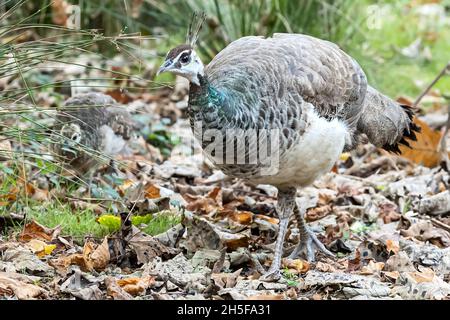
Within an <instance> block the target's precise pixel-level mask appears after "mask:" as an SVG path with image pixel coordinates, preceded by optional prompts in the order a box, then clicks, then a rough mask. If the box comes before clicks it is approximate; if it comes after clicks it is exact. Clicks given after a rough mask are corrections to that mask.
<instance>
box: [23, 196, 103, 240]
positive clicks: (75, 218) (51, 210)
mask: <svg viewBox="0 0 450 320" xmlns="http://www.w3.org/2000/svg"><path fill="white" fill-rule="evenodd" d="M96 218H97V216H96V215H95V214H94V213H93V212H92V211H90V210H81V211H73V210H72V209H71V208H70V207H69V206H68V205H57V204H52V205H51V206H34V207H30V209H29V211H28V213H27V219H30V220H35V221H36V222H38V223H40V224H42V225H43V226H46V227H49V228H54V227H56V226H58V225H59V226H61V235H65V236H72V237H74V238H75V239H77V240H82V239H83V238H84V237H86V236H93V237H104V236H105V235H107V234H108V233H109V230H108V228H107V227H105V226H102V225H100V224H99V223H97V222H96Z"/></svg>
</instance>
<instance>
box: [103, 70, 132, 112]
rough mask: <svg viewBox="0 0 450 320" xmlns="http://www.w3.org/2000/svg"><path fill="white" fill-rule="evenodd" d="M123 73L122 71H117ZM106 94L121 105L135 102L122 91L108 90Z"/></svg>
mask: <svg viewBox="0 0 450 320" xmlns="http://www.w3.org/2000/svg"><path fill="white" fill-rule="evenodd" d="M115 71H121V70H115ZM105 94H107V95H109V96H111V97H113V98H114V100H116V101H117V102H119V103H122V104H128V103H130V102H132V101H133V98H132V97H131V96H130V94H128V93H127V92H126V91H124V90H121V89H114V90H107V91H106V92H105Z"/></svg>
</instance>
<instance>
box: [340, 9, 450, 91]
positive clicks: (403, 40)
mask: <svg viewBox="0 0 450 320" xmlns="http://www.w3.org/2000/svg"><path fill="white" fill-rule="evenodd" d="M379 2H380V3H389V6H388V8H389V9H388V11H386V13H385V14H383V15H382V17H381V20H380V21H381V23H380V24H379V27H380V28H376V29H372V30H371V29H370V28H369V27H368V24H362V25H361V32H362V33H363V34H364V39H363V41H362V42H361V39H358V40H355V41H354V42H353V43H351V44H350V45H346V46H345V47H344V49H346V50H347V51H348V52H349V53H350V54H351V55H352V56H353V57H354V58H355V59H356V60H357V61H358V62H359V63H360V65H361V66H362V68H363V69H364V70H365V72H366V73H367V75H368V78H369V81H370V83H371V84H372V86H374V87H376V88H377V89H379V90H381V91H382V92H384V93H385V94H387V95H389V96H391V97H397V96H400V95H406V96H410V97H412V98H416V97H417V96H418V95H419V94H420V93H421V92H422V91H423V89H424V88H425V87H426V86H427V84H428V83H430V82H431V81H432V80H433V79H434V78H435V77H436V76H437V74H438V73H439V72H440V71H441V69H442V68H444V66H445V65H446V64H447V63H448V62H449V61H450V55H449V52H450V28H448V27H432V24H431V26H430V27H429V28H428V30H430V31H429V32H430V33H429V34H432V35H433V38H435V40H434V39H430V38H429V37H427V32H425V31H424V30H420V27H419V25H420V23H419V22H420V19H419V17H418V15H417V14H415V13H414V12H413V11H408V10H406V3H407V1H397V2H395V3H392V2H391V1H379ZM447 17H448V13H447ZM418 38H421V39H422V45H423V46H426V47H428V48H429V50H430V52H431V56H432V58H431V60H429V61H428V60H427V59H425V58H424V56H423V55H419V56H418V57H416V58H408V57H405V56H403V55H402V54H401V53H400V50H401V49H402V48H405V47H407V46H409V45H410V44H411V43H413V42H414V41H415V40H416V39H418ZM422 49H423V48H422ZM416 81H417V82H421V84H419V85H417V84H416V83H415V82H416ZM435 89H438V90H440V91H441V92H442V93H449V92H450V77H444V78H442V79H441V80H440V81H439V82H438V83H437V84H436V86H435Z"/></svg>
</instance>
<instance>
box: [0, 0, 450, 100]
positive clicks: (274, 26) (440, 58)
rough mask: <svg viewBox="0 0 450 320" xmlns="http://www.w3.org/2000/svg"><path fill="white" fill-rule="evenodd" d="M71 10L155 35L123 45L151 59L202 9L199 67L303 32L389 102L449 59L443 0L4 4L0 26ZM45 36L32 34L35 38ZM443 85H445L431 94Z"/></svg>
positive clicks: (44, 20) (116, 28)
mask: <svg viewBox="0 0 450 320" xmlns="http://www.w3.org/2000/svg"><path fill="white" fill-rule="evenodd" d="M70 5H78V6H79V8H80V9H79V10H80V11H79V12H80V14H81V15H80V24H81V25H80V27H81V30H92V29H94V30H96V32H97V33H98V34H101V35H103V36H106V37H114V36H118V35H120V34H140V35H143V36H151V37H156V38H158V39H157V40H156V41H149V42H148V43H145V44H143V43H142V39H139V38H136V39H135V41H131V44H130V46H131V48H135V47H133V46H132V45H133V44H134V45H136V46H141V47H142V46H145V47H147V48H154V49H156V52H157V55H158V56H163V55H164V54H165V53H166V51H167V49H168V48H169V47H171V46H173V45H176V44H179V43H180V42H183V40H184V36H185V33H186V27H187V25H188V23H189V19H190V16H191V12H193V11H205V12H206V13H207V15H208V20H207V24H208V27H207V28H205V30H204V31H203V33H202V37H201V45H200V49H201V53H202V55H203V58H204V59H205V61H206V62H207V61H208V60H209V59H211V58H212V57H214V55H215V54H216V53H217V52H219V51H220V50H221V49H222V48H223V47H224V46H226V44H227V43H229V42H230V41H233V40H235V39H237V38H239V37H242V36H245V35H265V36H268V35H270V34H272V33H274V32H295V33H305V34H310V35H313V36H316V37H320V38H323V39H327V40H330V41H333V42H335V43H337V44H339V45H340V46H341V47H342V48H343V49H344V50H345V51H346V52H348V53H349V54H350V55H352V56H353V57H355V58H356V59H357V60H358V61H359V63H360V64H361V65H362V67H363V69H364V70H365V71H366V73H367V74H368V77H369V79H370V81H371V82H372V84H373V85H374V86H375V87H377V88H379V89H380V90H382V91H383V92H386V93H387V94H389V95H391V96H394V97H395V96H399V95H407V96H412V97H414V96H416V95H418V94H419V92H420V91H421V90H422V89H423V87H424V86H425V84H426V83H428V82H429V81H431V80H432V78H433V77H434V76H435V75H436V74H437V73H438V72H439V70H440V69H442V68H443V66H444V65H445V64H446V63H447V62H448V60H449V52H450V22H449V10H450V0H440V1H439V0H398V1H387V0H384V1H376V0H360V1H350V0H298V1H295V0H165V1H160V0H102V1H100V0H93V1H88V0H42V1H27V0H3V5H2V6H3V11H5V10H7V9H11V8H13V7H14V6H16V7H17V8H16V10H14V13H13V14H11V15H9V16H8V17H2V19H1V21H0V24H1V25H3V26H4V25H7V24H9V25H11V24H15V23H18V22H23V21H24V19H26V20H25V21H26V23H27V24H30V25H35V24H39V25H41V26H42V25H44V24H45V25H50V24H56V25H60V26H64V25H65V23H66V19H67V16H68V15H69V14H70V12H69V11H70V8H69V7H68V6H70ZM51 31H52V30H51V29H48V28H42V27H40V28H36V30H35V36H40V37H45V36H48V34H49V32H51ZM53 31H54V30H53ZM96 40H99V39H96ZM2 42H3V44H4V41H2ZM85 44H87V43H85ZM99 47H100V48H101V52H102V54H104V55H106V56H111V55H114V54H115V53H117V47H116V43H114V42H112V41H109V42H108V43H105V42H104V43H100V44H99ZM130 50H132V49H130ZM448 87H450V80H449V79H444V80H442V81H441V82H440V83H439V84H438V85H437V87H436V88H437V89H441V90H443V89H445V88H448Z"/></svg>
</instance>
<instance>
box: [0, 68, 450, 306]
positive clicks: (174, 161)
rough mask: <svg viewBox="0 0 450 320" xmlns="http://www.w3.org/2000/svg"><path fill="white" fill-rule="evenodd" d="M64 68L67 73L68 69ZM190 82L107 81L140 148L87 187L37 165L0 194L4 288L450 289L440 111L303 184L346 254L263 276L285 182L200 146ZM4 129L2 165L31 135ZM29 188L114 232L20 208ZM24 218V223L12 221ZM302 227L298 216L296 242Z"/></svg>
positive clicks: (112, 293)
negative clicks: (408, 134)
mask: <svg viewBox="0 0 450 320" xmlns="http://www.w3.org/2000/svg"><path fill="white" fill-rule="evenodd" d="M92 63H94V64H95V63H96V62H95V61H94V62H92ZM121 63H122V64H124V65H123V66H122V68H128V67H129V66H127V65H126V63H125V62H123V61H122V62H121ZM117 68H119V69H120V67H117ZM74 72H77V74H81V73H82V72H83V71H82V70H81V71H80V70H75V71H74ZM92 72H95V73H99V72H100V71H98V70H97V71H92ZM149 72H154V70H149ZM54 76H55V77H56V78H58V77H59V78H61V79H63V77H64V75H63V74H62V72H61V71H60V72H59V73H58V72H57V73H56V75H54ZM91 77H93V76H92V75H91ZM13 82H14V81H13ZM132 83H133V80H132V79H129V84H132ZM10 85H12V86H13V85H17V84H14V83H11V84H10ZM135 85H136V86H139V84H137V83H136V84H135ZM144 92H145V91H144ZM187 92H188V90H187V87H186V83H185V82H183V81H180V80H179V81H177V83H176V86H175V88H174V90H169V89H167V88H163V89H161V90H159V91H154V92H151V93H135V92H127V93H126V95H125V96H123V95H122V94H118V93H120V92H117V91H111V92H108V93H109V94H110V95H111V96H113V97H115V98H116V99H117V100H119V102H121V103H122V106H123V107H124V108H128V109H129V110H130V111H131V112H132V114H133V116H134V119H135V121H136V122H137V123H138V125H137V126H136V128H137V129H136V130H137V132H136V134H137V135H138V136H139V137H136V139H134V140H132V141H130V146H129V147H130V149H132V150H133V152H132V154H131V155H129V154H128V155H118V157H117V160H118V161H119V162H118V164H119V166H118V172H116V173H114V174H112V175H111V174H110V173H109V172H108V167H107V166H104V167H101V168H99V169H98V171H97V172H96V174H95V176H94V179H93V181H94V185H93V186H91V188H86V187H81V188H78V189H76V190H74V191H69V190H67V189H63V190H62V191H61V189H58V188H57V186H56V185H55V183H54V181H55V180H54V177H55V175H54V172H52V171H51V170H47V169H45V168H44V167H41V168H33V167H29V166H27V170H28V171H29V172H28V176H29V177H30V179H28V180H27V182H26V183H24V182H23V181H22V185H23V186H25V188H17V187H15V188H11V189H10V190H9V191H8V192H7V193H5V194H2V195H0V206H2V207H6V208H8V209H10V211H11V212H10V215H9V217H8V216H3V215H2V216H1V217H2V219H0V226H2V229H4V230H9V231H10V232H8V233H2V235H1V236H0V297H1V298H5V299H73V298H77V299H116V300H128V299H149V300H152V299H163V300H165V299H220V300H222V299H250V300H254V299H274V300H282V299H314V300H318V299H449V298H450V284H449V281H450V218H449V214H450V195H449V191H448V190H449V185H450V175H449V173H448V171H446V170H445V169H446V168H445V166H440V165H441V164H442V158H443V155H446V154H447V153H448V152H442V150H441V149H442V147H441V145H442V140H444V138H443V135H448V134H449V133H448V130H447V131H445V130H442V128H443V126H445V120H442V119H441V118H442V117H441V116H439V115H436V116H435V117H433V113H429V114H427V115H425V116H422V117H420V119H417V120H416V121H417V122H418V123H419V124H420V126H421V127H422V133H421V134H420V135H419V139H418V141H417V142H415V143H414V144H413V147H414V149H413V150H410V149H405V150H402V151H405V152H404V154H403V156H402V157H397V156H392V155H389V154H387V153H385V152H384V151H381V150H377V149H376V148H374V147H371V146H368V145H365V146H361V147H359V148H358V149H357V150H356V151H354V152H352V153H350V154H345V155H343V156H342V157H341V159H340V160H339V161H338V162H337V164H336V165H335V167H334V169H333V172H330V173H329V174H327V175H325V176H324V177H322V178H321V179H319V180H317V181H316V182H314V184H313V185H312V186H310V187H308V188H305V189H303V190H299V194H298V198H297V201H298V203H299V205H302V206H304V207H305V208H306V209H307V211H306V220H307V221H308V223H309V226H310V227H311V229H312V230H313V231H314V232H316V233H317V234H318V237H319V239H320V240H321V241H323V243H324V244H325V245H326V246H327V247H328V248H329V249H330V250H331V251H333V252H334V253H335V255H336V256H335V258H332V259H330V258H328V257H324V256H320V255H319V256H318V259H317V261H316V262H313V263H308V262H306V261H304V260H302V259H296V260H290V259H287V258H284V259H283V261H282V274H283V276H282V279H281V280H280V281H279V282H275V283H269V282H263V281H261V280H259V277H260V276H261V273H262V272H263V268H267V267H268V266H269V265H270V262H271V259H272V258H273V245H274V241H275V238H276V233H277V231H278V219H277V218H276V214H275V205H276V193H277V191H276V189H275V188H273V187H271V186H266V185H258V186H250V185H247V184H245V183H244V182H242V181H240V180H235V179H230V178H227V177H226V176H225V175H224V174H223V173H222V172H221V171H217V170H214V169H213V168H212V166H211V164H210V163H209V162H208V160H206V159H204V158H203V157H202V156H201V153H200V152H199V151H200V149H199V146H198V145H197V144H195V143H193V142H192V139H193V138H192V134H191V132H190V126H189V122H188V120H187V118H186V114H185V108H186V106H187ZM48 99H49V97H47V100H48ZM403 99H405V98H403ZM45 100H46V99H44V101H45ZM47 103H48V108H51V107H50V106H51V103H50V102H49V101H47ZM442 109H444V108H442ZM34 116H36V117H37V118H42V115H39V114H35V115H34ZM9 121H12V123H11V125H13V124H14V123H16V124H17V123H18V122H17V121H18V120H17V119H15V120H14V119H9ZM158 135H161V136H158ZM0 137H1V146H4V147H2V148H3V149H5V150H6V151H7V153H2V155H1V157H0V161H2V162H1V163H0V164H1V165H2V168H3V167H8V165H11V160H8V159H10V158H8V157H7V155H8V154H10V153H11V152H13V151H14V150H19V148H21V146H20V145H19V144H18V143H17V141H7V140H5V139H3V137H2V136H0ZM176 137H179V138H180V141H178V142H177V141H176V140H177V139H176ZM44 147H45V146H43V145H32V144H31V145H29V146H27V148H29V149H30V151H38V150H40V151H42V148H44ZM191 147H192V148H191ZM439 148H441V149H439ZM192 151H194V152H192ZM447 151H448V148H447ZM444 158H445V157H444ZM444 160H445V159H444ZM44 169H45V170H44ZM447 169H448V167H447ZM5 172H6V171H5V170H3V171H2V174H1V179H4V178H5V177H6V173H5ZM96 192H97V195H98V196H97V197H96V196H95V193H96ZM93 194H94V196H93V197H92V195H93ZM23 195H27V196H29V197H31V198H32V199H33V201H35V202H37V203H42V204H45V203H48V202H49V201H52V200H55V199H59V201H64V202H69V203H70V205H71V207H72V208H73V211H74V212H73V214H76V211H77V210H85V209H90V210H92V211H93V212H95V213H96V214H97V215H98V217H97V222H96V223H97V224H99V225H102V226H106V227H108V228H109V230H110V231H111V232H110V233H109V234H108V235H107V236H104V237H101V238H96V237H91V236H89V235H86V237H85V238H84V239H82V240H79V239H78V240H77V239H74V238H73V237H71V236H68V235H66V234H64V233H62V231H61V230H62V229H61V227H62V226H58V227H55V228H49V227H47V226H44V225H41V224H39V223H37V222H36V221H34V220H31V221H30V220H29V219H27V218H26V210H24V209H22V211H20V210H19V211H17V212H13V211H12V210H13V208H15V205H14V204H15V203H18V201H20V199H21V198H22V197H23ZM166 215H169V216H173V217H176V218H177V220H176V223H175V224H174V225H173V226H172V227H170V228H169V229H167V230H162V231H160V232H157V233H156V234H153V235H151V234H148V233H146V232H144V230H146V229H145V227H146V226H147V224H148V223H149V221H151V220H152V219H156V218H157V217H158V216H166ZM17 221H18V222H19V223H22V227H21V230H20V232H17V231H15V230H17V229H14V228H12V225H14V224H15V223H17ZM13 222H14V223H13ZM299 237H300V235H299V230H298V229H297V228H295V227H292V228H291V229H290V230H289V232H288V234H287V236H286V244H285V254H286V255H287V254H288V253H289V252H290V251H292V250H293V248H294V246H295V245H296V244H297V243H298V241H299Z"/></svg>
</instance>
